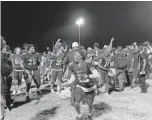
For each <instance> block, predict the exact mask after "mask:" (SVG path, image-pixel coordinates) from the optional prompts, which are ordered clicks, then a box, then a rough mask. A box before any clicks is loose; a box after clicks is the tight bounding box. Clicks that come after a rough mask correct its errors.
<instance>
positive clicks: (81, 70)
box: [69, 61, 94, 88]
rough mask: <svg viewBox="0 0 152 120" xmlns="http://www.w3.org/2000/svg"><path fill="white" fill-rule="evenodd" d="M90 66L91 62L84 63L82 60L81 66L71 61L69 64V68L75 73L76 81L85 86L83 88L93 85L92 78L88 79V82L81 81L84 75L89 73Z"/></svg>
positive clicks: (91, 65)
mask: <svg viewBox="0 0 152 120" xmlns="http://www.w3.org/2000/svg"><path fill="white" fill-rule="evenodd" d="M90 67H94V65H93V64H90V63H86V62H85V61H83V64H82V66H81V67H78V65H77V64H76V63H75V62H73V63H72V64H71V65H70V66H69V69H70V70H71V71H72V72H73V73H74V74H75V76H76V82H77V84H78V85H80V86H82V87H85V88H90V87H93V86H94V80H93V79H89V81H88V82H83V80H85V76H86V75H89V74H91V71H90Z"/></svg>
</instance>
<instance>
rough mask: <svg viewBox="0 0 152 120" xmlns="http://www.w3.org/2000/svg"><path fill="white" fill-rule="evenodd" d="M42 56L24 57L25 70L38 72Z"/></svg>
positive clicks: (29, 55) (28, 55)
mask: <svg viewBox="0 0 152 120" xmlns="http://www.w3.org/2000/svg"><path fill="white" fill-rule="evenodd" d="M40 59H41V56H40V54H29V53H28V54H25V55H24V56H23V60H24V68H26V69H28V70H37V69H38V66H39V65H40Z"/></svg>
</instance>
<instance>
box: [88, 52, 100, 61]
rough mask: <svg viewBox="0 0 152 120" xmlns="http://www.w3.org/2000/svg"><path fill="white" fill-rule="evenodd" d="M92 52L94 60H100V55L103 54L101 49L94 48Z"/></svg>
mask: <svg viewBox="0 0 152 120" xmlns="http://www.w3.org/2000/svg"><path fill="white" fill-rule="evenodd" d="M91 53H92V56H93V60H94V61H99V59H100V58H99V56H100V55H101V53H102V52H101V50H100V49H92V51H91Z"/></svg>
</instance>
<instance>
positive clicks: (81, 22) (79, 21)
mask: <svg viewBox="0 0 152 120" xmlns="http://www.w3.org/2000/svg"><path fill="white" fill-rule="evenodd" d="M76 24H77V25H78V27H79V45H80V40H81V39H80V28H81V25H83V24H84V19H83V18H79V19H78V20H77V21H76Z"/></svg>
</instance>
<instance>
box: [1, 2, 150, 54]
mask: <svg viewBox="0 0 152 120" xmlns="http://www.w3.org/2000/svg"><path fill="white" fill-rule="evenodd" d="M79 16H82V17H84V18H85V24H84V25H83V26H82V27H81V44H82V45H84V46H85V47H88V46H91V47H92V46H93V43H94V42H95V41H97V42H99V43H100V47H103V45H105V44H109V42H110V39H111V37H112V36H114V37H115V46H118V45H122V46H125V45H127V44H131V43H132V42H134V41H136V42H143V41H145V40H149V41H152V2H150V1H149V2H103V1H101V2H90V1H89V2H53V1H50V2H1V25H2V26H1V34H2V36H4V38H5V39H6V41H7V43H8V44H9V45H10V47H11V48H12V49H13V48H14V47H16V46H17V45H22V44H23V43H32V44H34V45H37V49H38V51H41V52H42V51H43V50H44V48H45V47H46V46H50V47H52V44H53V41H54V42H55V41H56V40H57V38H61V39H62V40H64V41H67V42H68V43H72V42H73V41H78V26H77V25H76V24H75V20H76V19H77V18H78V17H79Z"/></svg>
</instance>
